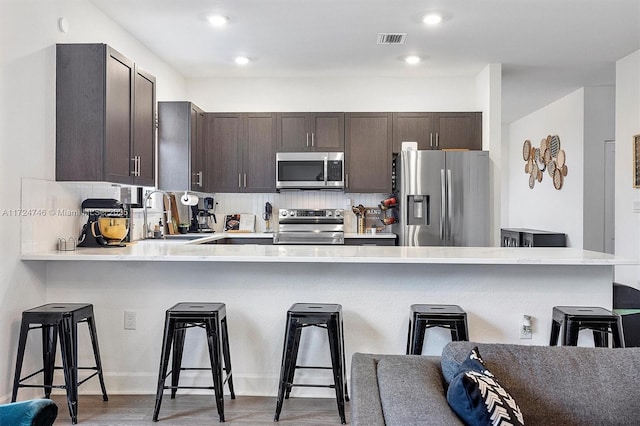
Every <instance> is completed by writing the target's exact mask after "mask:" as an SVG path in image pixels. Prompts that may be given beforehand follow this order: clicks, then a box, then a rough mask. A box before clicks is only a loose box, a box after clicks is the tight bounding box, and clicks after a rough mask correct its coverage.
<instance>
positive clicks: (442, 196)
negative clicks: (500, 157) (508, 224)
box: [393, 150, 490, 247]
mask: <svg viewBox="0 0 640 426" xmlns="http://www.w3.org/2000/svg"><path fill="white" fill-rule="evenodd" d="M396 189H397V191H396V192H397V197H398V209H399V211H398V221H397V222H396V224H394V225H393V232H395V233H396V234H397V235H398V238H399V243H400V245H403V246H466V247H486V246H488V245H489V240H490V230H489V226H490V225H489V153H488V152H487V151H435V150H434V151H402V152H400V154H399V155H398V157H397V159H396Z"/></svg>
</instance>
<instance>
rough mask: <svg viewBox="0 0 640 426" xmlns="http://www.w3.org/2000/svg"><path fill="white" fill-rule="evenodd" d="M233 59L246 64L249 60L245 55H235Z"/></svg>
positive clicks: (237, 62)
mask: <svg viewBox="0 0 640 426" xmlns="http://www.w3.org/2000/svg"><path fill="white" fill-rule="evenodd" d="M234 61H235V63H236V64H238V65H247V64H248V63H249V62H250V60H249V58H247V57H246V56H237V57H236V58H235V59H234Z"/></svg>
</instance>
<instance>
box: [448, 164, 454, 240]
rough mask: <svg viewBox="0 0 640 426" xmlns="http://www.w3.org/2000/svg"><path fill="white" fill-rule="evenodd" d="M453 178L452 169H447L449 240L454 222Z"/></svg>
mask: <svg viewBox="0 0 640 426" xmlns="http://www.w3.org/2000/svg"><path fill="white" fill-rule="evenodd" d="M452 187H453V179H452V178H451V170H447V240H450V239H451V223H452V222H453V189H452Z"/></svg>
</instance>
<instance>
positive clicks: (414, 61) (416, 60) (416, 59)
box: [404, 55, 420, 65]
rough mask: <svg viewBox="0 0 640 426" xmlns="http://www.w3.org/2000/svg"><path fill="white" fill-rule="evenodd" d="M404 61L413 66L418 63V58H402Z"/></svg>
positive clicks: (414, 56)
mask: <svg viewBox="0 0 640 426" xmlns="http://www.w3.org/2000/svg"><path fill="white" fill-rule="evenodd" d="M404 61H405V62H406V63H408V64H411V65H415V64H417V63H419V62H420V56H416V55H409V56H406V57H405V58H404Z"/></svg>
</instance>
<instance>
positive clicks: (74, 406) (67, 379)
mask: <svg viewBox="0 0 640 426" xmlns="http://www.w3.org/2000/svg"><path fill="white" fill-rule="evenodd" d="M79 323H86V324H87V326H88V328H89V337H90V338H91V346H92V347H93V356H94V358H95V364H96V365H95V367H79V366H78V324H79ZM35 329H41V330H42V369H40V370H38V371H36V372H34V373H31V374H29V375H27V376H25V377H22V378H21V375H22V364H23V360H24V352H25V348H26V343H27V334H28V333H29V331H31V330H35ZM58 336H59V337H60V353H61V355H62V366H55V360H56V346H57V342H58ZM55 370H62V371H63V373H64V385H54V384H53V376H54V371H55ZM78 370H91V371H93V373H92V374H90V375H89V376H88V377H86V378H84V379H82V380H80V379H79V377H78ZM40 373H42V374H43V383H44V384H42V385H38V384H26V383H23V382H25V381H27V380H28V379H30V378H32V377H34V376H36V375H38V374H40ZM94 376H98V379H99V380H100V388H101V390H102V399H103V401H108V400H109V398H108V396H107V390H106V388H105V385H104V377H103V375H102V362H101V361H100V349H99V347H98V335H97V333H96V326H95V318H94V315H93V305H92V304H90V303H50V304H47V305H42V306H38V307H36V308H32V309H29V310H26V311H24V312H22V322H21V325H20V338H19V341H18V356H17V358H16V371H15V376H14V379H13V393H12V395H11V402H15V401H16V398H17V396H18V389H19V388H44V394H45V398H49V397H50V396H51V389H53V388H57V389H65V390H66V393H67V405H68V406H69V414H70V415H71V423H72V424H76V423H77V422H78V386H80V385H81V384H83V383H84V382H86V381H87V380H89V379H91V378H93V377H94Z"/></svg>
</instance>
